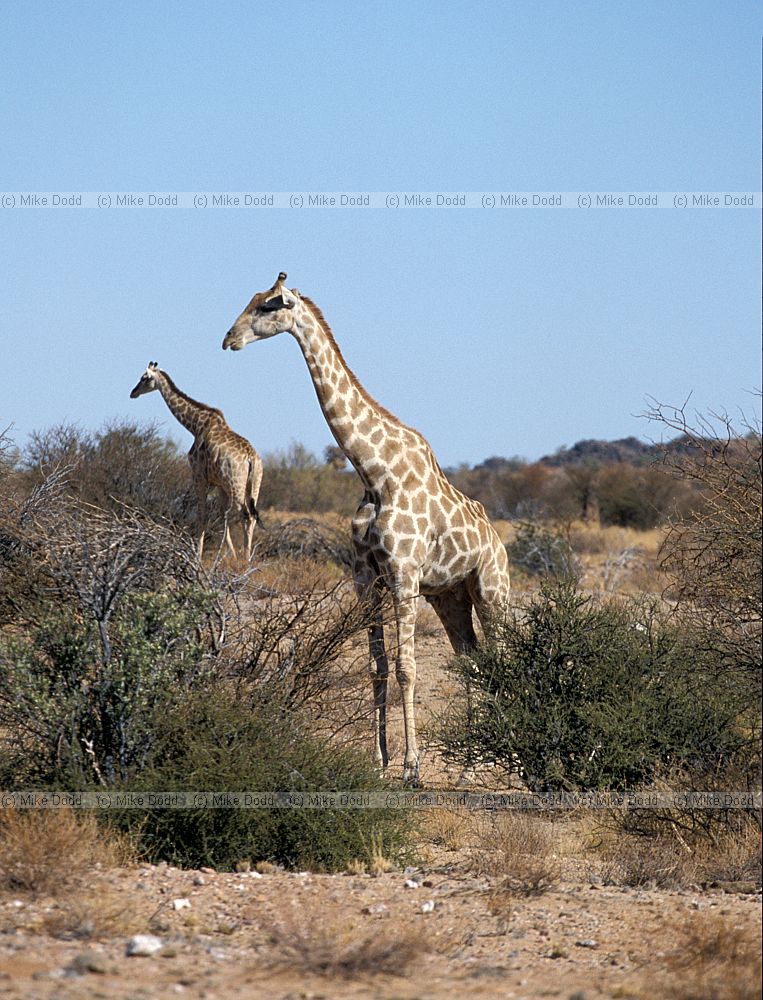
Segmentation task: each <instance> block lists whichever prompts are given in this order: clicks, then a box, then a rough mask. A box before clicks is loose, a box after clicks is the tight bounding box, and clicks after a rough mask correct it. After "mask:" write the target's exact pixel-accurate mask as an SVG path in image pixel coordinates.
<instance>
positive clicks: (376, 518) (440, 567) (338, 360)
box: [223, 272, 509, 781]
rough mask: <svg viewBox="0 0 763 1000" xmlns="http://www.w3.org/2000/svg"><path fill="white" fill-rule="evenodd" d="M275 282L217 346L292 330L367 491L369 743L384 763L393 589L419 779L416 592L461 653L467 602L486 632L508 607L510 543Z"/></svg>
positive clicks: (309, 310)
mask: <svg viewBox="0 0 763 1000" xmlns="http://www.w3.org/2000/svg"><path fill="white" fill-rule="evenodd" d="M285 280H286V275H285V274H284V273H283V272H281V274H279V276H278V278H277V280H276V282H275V284H274V285H273V287H272V288H270V289H269V290H268V291H266V292H259V293H258V294H257V295H255V296H254V298H253V299H252V301H251V302H250V303H249V305H248V306H247V307H246V309H245V310H244V311H243V312H242V313H241V315H240V316H239V317H238V319H237V320H236V322H235V323H234V324H233V326H232V327H231V329H230V330H229V331H228V333H227V334H226V336H225V339H224V341H223V349H225V348H227V347H230V348H231V349H232V350H234V351H239V350H241V348H243V347H245V346H246V345H247V344H249V343H252V342H253V341H256V340H265V339H266V338H268V337H272V336H274V335H275V334H278V333H282V332H289V333H291V334H292V335H293V336H294V338H295V339H296V341H297V343H298V344H299V346H300V348H301V350H302V353H303V355H304V357H305V360H306V362H307V366H308V368H309V370H310V375H311V376H312V379H313V384H314V386H315V391H316V393H317V395H318V401H319V403H320V405H321V409H322V410H323V414H324V416H325V418H326V420H327V422H328V425H329V427H330V428H331V431H332V433H333V435H334V437H335V438H336V441H337V443H338V445H339V447H340V448H341V449H342V451H343V452H344V453H345V455H346V456H347V458H348V459H349V460H350V462H351V463H352V464H353V466H354V467H355V469H356V471H357V473H358V475H359V476H360V478H361V480H362V482H363V486H364V487H365V496H364V497H363V500H362V501H361V504H360V507H359V508H358V511H357V513H356V514H355V517H354V518H353V522H352V541H353V549H354V568H353V575H354V579H355V584H356V587H357V589H358V592H359V593H360V594H361V595H363V596H367V597H368V598H369V599H370V600H372V601H373V602H374V607H375V610H376V615H377V618H376V621H375V623H374V624H373V626H372V627H371V628H370V629H369V644H370V650H371V674H372V677H373V687H374V716H375V743H376V746H375V750H376V755H377V759H378V760H379V761H380V763H381V764H382V766H384V767H386V766H387V740H386V705H387V675H388V666H387V657H386V654H385V650H384V632H383V626H382V621H381V594H380V589H381V588H382V587H387V588H388V589H389V591H390V592H391V595H392V601H393V610H394V615H395V625H396V629H397V658H396V669H395V672H396V675H397V680H398V683H399V684H400V689H401V692H402V696H403V722H404V726H405V760H404V771H403V777H404V779H405V780H407V781H416V780H418V773H419V759H418V749H417V746H416V729H415V723H414V709H413V689H414V684H415V680H416V661H415V657H414V628H415V622H416V598H417V597H418V596H419V595H420V594H421V595H423V596H425V597H426V598H427V600H428V601H429V602H430V604H432V606H433V607H434V609H435V611H436V612H437V614H438V616H439V617H440V620H441V621H442V624H443V626H444V627H445V631H446V632H447V634H448V638H449V639H450V641H451V644H452V645H453V648H454V649H455V650H456V652H464V651H466V650H469V649H471V648H473V647H474V645H475V644H476V636H475V632H474V626H473V623H472V608H474V609H475V610H476V612H477V615H478V617H479V619H480V621H481V622H482V624H483V627H485V628H489V627H490V624H491V622H492V621H493V620H495V619H496V618H497V617H500V616H502V615H503V614H504V613H505V612H506V610H507V607H508V599H509V568H508V559H507V556H506V550H505V548H504V546H503V545H502V544H501V541H500V539H499V538H498V535H497V534H496V532H495V529H494V528H493V526H492V525H491V523H490V521H489V520H488V517H487V514H486V512H485V509H484V507H483V506H482V505H481V504H479V503H477V502H476V501H474V500H470V499H469V498H468V497H465V496H464V495H463V494H462V493H460V492H459V491H458V490H457V489H456V488H455V487H454V486H452V485H451V484H450V483H449V482H448V480H447V478H446V477H445V475H444V473H443V471H442V470H441V469H440V466H439V465H438V464H437V460H436V459H435V457H434V455H433V453H432V450H431V448H430V447H429V445H428V444H427V442H426V441H425V440H424V438H423V437H422V436H421V434H419V433H418V431H415V430H412V429H411V428H410V427H406V426H405V425H404V424H402V423H400V421H399V420H397V418H396V417H394V416H393V415H392V414H391V413H389V412H388V411H387V410H385V409H384V407H382V406H380V405H379V404H378V403H377V402H376V401H375V400H374V399H372V398H371V396H369V395H368V393H367V392H366V391H365V389H364V388H363V387H362V386H361V384H360V383H359V382H358V380H357V378H356V377H355V375H354V374H353V373H352V372H351V371H350V369H349V368H348V367H347V364H346V363H345V360H344V358H343V357H342V354H341V352H340V350H339V347H338V346H337V343H336V341H335V340H334V336H333V334H332V332H331V328H330V327H329V325H328V323H327V322H326V320H325V319H324V318H323V314H322V313H321V311H320V309H319V308H318V307H317V306H316V305H315V304H314V303H313V302H311V300H310V299H308V298H306V297H304V296H301V295H300V294H299V292H298V291H297V290H296V289H291V290H289V289H288V288H286V286H285V285H284V281H285Z"/></svg>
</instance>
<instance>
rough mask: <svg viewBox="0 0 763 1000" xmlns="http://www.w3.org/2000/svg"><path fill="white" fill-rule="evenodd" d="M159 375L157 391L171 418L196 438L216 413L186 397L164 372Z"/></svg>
mask: <svg viewBox="0 0 763 1000" xmlns="http://www.w3.org/2000/svg"><path fill="white" fill-rule="evenodd" d="M160 374H161V378H160V379H159V391H160V392H161V394H162V396H163V397H164V402H165V403H166V404H167V406H168V407H169V408H170V412H171V413H172V415H173V417H174V418H175V419H176V420H177V421H178V422H179V423H181V424H182V425H183V427H185V429H186V430H188V431H190V432H191V434H193V435H194V437H197V436H198V435H199V434H201V433H202V432H203V431H204V430H205V429H206V428H207V427H208V425H209V423H210V420H211V419H212V416H213V415H214V414H215V413H216V412H218V411H216V410H213V409H212V407H211V406H207V405H206V404H204V403H199V402H197V401H196V400H195V399H191V397H190V396H186V394H185V393H184V392H181V390H180V389H178V387H177V386H176V385H175V383H174V382H173V381H172V379H171V378H170V377H169V375H168V374H167V373H166V372H161V373H160Z"/></svg>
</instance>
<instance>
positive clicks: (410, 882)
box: [405, 878, 421, 889]
mask: <svg viewBox="0 0 763 1000" xmlns="http://www.w3.org/2000/svg"><path fill="white" fill-rule="evenodd" d="M405 888H406V889H419V888H421V886H420V883H418V882H417V881H416V879H415V878H407V879H406V880H405Z"/></svg>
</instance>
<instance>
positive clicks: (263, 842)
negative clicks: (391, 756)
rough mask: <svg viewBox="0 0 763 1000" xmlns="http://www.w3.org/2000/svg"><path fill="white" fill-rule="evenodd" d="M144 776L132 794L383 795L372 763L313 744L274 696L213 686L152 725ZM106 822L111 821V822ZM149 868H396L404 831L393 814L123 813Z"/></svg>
mask: <svg viewBox="0 0 763 1000" xmlns="http://www.w3.org/2000/svg"><path fill="white" fill-rule="evenodd" d="M155 726H156V728H155V740H156V742H155V745H154V750H153V753H152V759H151V762H150V764H149V766H148V767H146V768H144V769H143V771H141V773H140V775H139V776H138V777H137V778H136V779H135V780H134V781H132V782H130V783H129V785H127V786H125V787H126V788H128V789H129V790H130V791H150V790H156V791H180V790H182V791H205V792H220V793H225V792H244V791H250V792H270V791H273V792H308V791H323V792H325V791H344V790H352V791H360V790H363V791H370V790H381V789H383V788H384V787H385V786H384V783H383V781H382V779H381V778H380V777H379V776H378V773H377V771H376V768H375V766H374V765H373V763H372V762H371V760H370V758H369V757H368V756H367V755H365V754H361V753H360V752H358V751H357V750H354V749H351V748H347V747H338V746H337V745H336V744H332V743H329V742H328V741H325V740H321V739H318V738H316V737H315V736H313V735H312V734H311V732H310V726H309V723H308V721H307V718H306V717H305V716H302V715H301V714H300V713H299V712H295V711H293V710H287V709H285V708H284V706H283V704H282V703H281V701H280V699H279V697H278V692H277V689H276V688H275V687H273V688H271V689H270V691H269V692H268V691H267V690H266V689H263V688H259V689H257V690H256V692H255V693H254V694H253V695H252V694H250V696H248V697H247V696H245V695H244V694H243V692H242V689H241V688H238V689H236V688H234V687H232V686H229V687H224V686H223V685H222V684H220V683H218V684H216V685H214V686H211V687H209V688H207V689H206V690H203V691H197V692H194V693H191V694H190V695H187V696H185V697H184V698H182V699H179V700H178V701H177V702H176V703H175V704H174V705H173V706H172V708H171V710H169V711H166V712H164V713H163V714H162V715H161V717H159V718H158V719H157V720H156V723H155ZM111 819H112V820H113V816H112V817H111ZM120 823H121V825H123V826H127V827H128V828H132V829H134V830H137V832H138V836H139V838H140V844H141V847H142V850H143V851H144V852H145V854H146V856H147V857H149V858H150V859H152V860H166V861H170V862H172V863H173V864H178V865H181V866H188V867H200V866H203V865H210V866H213V867H215V868H222V869H231V868H234V867H235V865H236V863H237V862H239V861H241V860H243V859H248V860H251V861H254V862H257V861H269V862H273V863H279V864H283V865H285V866H287V867H289V868H310V869H312V870H315V869H320V870H328V871H336V870H342V869H345V868H346V867H347V866H348V865H349V864H350V863H351V862H353V861H358V860H360V861H364V862H367V863H368V862H371V861H372V859H373V857H374V856H375V855H376V854H377V853H378V852H379V851H382V852H383V854H384V856H385V857H386V858H388V859H393V858H399V857H400V856H401V852H403V851H404V848H405V843H406V839H407V837H408V834H409V831H410V828H411V818H410V814H409V813H406V812H405V811H404V810H396V809H375V808H368V809H344V808H341V809H340V808H337V809H329V808H326V809H323V808H320V809H319V808H295V809H291V808H289V809H286V808H262V809H249V808H227V807H217V808H201V809H156V810H153V811H148V812H145V813H144V812H142V811H141V812H139V813H137V812H129V811H128V812H125V813H124V814H123V815H122V816H121V817H120Z"/></svg>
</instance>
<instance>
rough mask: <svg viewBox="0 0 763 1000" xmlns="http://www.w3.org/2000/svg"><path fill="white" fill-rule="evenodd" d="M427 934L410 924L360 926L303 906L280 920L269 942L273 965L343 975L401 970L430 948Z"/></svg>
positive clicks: (403, 971) (353, 975)
mask: <svg viewBox="0 0 763 1000" xmlns="http://www.w3.org/2000/svg"><path fill="white" fill-rule="evenodd" d="M427 942H428V939H427V936H426V935H424V934H422V933H421V932H420V929H419V928H417V927H416V926H415V925H413V924H409V925H407V926H400V925H398V926H391V925H386V926H385V928H384V933H379V931H378V929H377V930H375V931H373V932H368V931H366V932H363V931H362V930H359V928H358V925H357V921H355V920H352V919H349V918H345V919H344V920H336V919H334V920H332V919H331V918H330V917H328V918H327V914H326V912H325V911H321V912H315V913H309V912H305V910H304V909H301V910H300V913H299V914H298V915H297V914H294V915H290V916H289V917H288V918H287V919H285V920H281V921H279V922H278V923H277V924H276V925H275V927H274V929H273V932H272V934H271V937H270V945H271V947H272V949H273V952H274V958H273V962H274V964H275V965H276V966H279V967H286V968H288V969H290V970H291V971H297V972H301V973H303V974H314V975H319V976H326V977H332V976H339V977H342V978H346V979H355V978H361V977H363V978H365V977H367V976H370V975H379V974H382V973H386V974H391V975H398V976H403V975H405V974H406V972H407V971H408V969H409V967H410V966H411V965H412V964H413V963H414V962H419V961H420V959H421V957H422V956H423V955H425V954H426V953H427V952H428V951H429V945H428V943H427Z"/></svg>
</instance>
